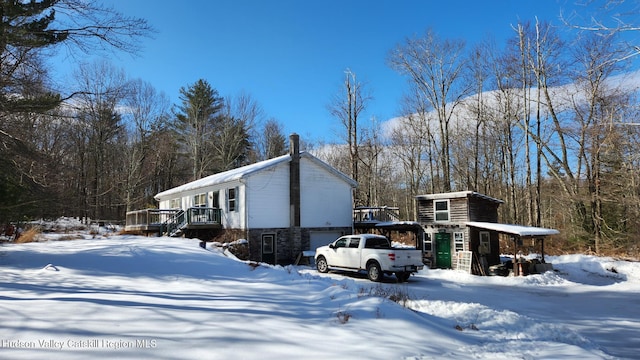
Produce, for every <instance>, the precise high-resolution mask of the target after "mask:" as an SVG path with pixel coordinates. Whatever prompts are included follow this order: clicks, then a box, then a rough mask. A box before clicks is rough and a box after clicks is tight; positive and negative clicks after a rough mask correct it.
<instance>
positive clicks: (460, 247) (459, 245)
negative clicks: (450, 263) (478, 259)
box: [453, 232, 464, 252]
mask: <svg viewBox="0 0 640 360" xmlns="http://www.w3.org/2000/svg"><path fill="white" fill-rule="evenodd" d="M453 243H454V244H455V247H456V252H458V251H464V233H463V232H454V233H453Z"/></svg>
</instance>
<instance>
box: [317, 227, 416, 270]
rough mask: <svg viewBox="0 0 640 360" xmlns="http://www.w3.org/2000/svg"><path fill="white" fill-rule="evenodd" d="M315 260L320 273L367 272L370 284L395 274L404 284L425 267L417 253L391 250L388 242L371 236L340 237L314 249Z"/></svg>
mask: <svg viewBox="0 0 640 360" xmlns="http://www.w3.org/2000/svg"><path fill="white" fill-rule="evenodd" d="M315 260H316V269H318V271H319V272H321V273H326V272H327V271H329V270H343V271H362V270H366V271H367V277H368V278H369V280H371V281H381V280H382V278H383V276H384V274H391V273H394V274H395V275H396V277H397V278H398V281H400V282H404V281H407V280H409V277H410V276H411V273H414V272H416V271H418V270H421V269H422V268H423V267H424V264H423V263H422V252H421V251H420V250H415V249H412V248H394V247H391V243H390V241H389V239H387V238H386V237H384V236H382V235H373V234H361V235H346V236H343V237H341V238H339V239H338V240H336V241H334V242H332V243H331V244H329V245H326V246H321V247H319V248H317V249H316V254H315Z"/></svg>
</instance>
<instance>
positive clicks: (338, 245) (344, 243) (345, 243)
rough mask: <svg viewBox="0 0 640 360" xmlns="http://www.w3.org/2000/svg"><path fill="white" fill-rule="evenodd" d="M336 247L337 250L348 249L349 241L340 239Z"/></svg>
mask: <svg viewBox="0 0 640 360" xmlns="http://www.w3.org/2000/svg"><path fill="white" fill-rule="evenodd" d="M334 247H337V248H343V247H347V239H346V238H344V239H338V241H336V244H335V245H334Z"/></svg>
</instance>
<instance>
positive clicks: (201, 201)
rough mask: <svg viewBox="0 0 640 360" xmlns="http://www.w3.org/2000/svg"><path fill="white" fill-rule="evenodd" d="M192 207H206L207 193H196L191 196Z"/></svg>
mask: <svg viewBox="0 0 640 360" xmlns="http://www.w3.org/2000/svg"><path fill="white" fill-rule="evenodd" d="M193 207H207V194H206V193H204V194H198V195H196V196H194V197H193Z"/></svg>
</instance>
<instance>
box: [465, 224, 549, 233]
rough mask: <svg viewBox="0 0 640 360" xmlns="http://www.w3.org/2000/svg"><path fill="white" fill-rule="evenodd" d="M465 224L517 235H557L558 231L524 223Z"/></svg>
mask: <svg viewBox="0 0 640 360" xmlns="http://www.w3.org/2000/svg"><path fill="white" fill-rule="evenodd" d="M465 224H466V225H467V226H471V227H476V228H480V229H485V230H493V231H497V232H501V233H505V234H511V235H518V236H547V235H557V234H560V231H558V230H555V229H547V228H541V227H534V226H524V225H512V224H498V223H489V222H476V221H469V222H466V223H465Z"/></svg>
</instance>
